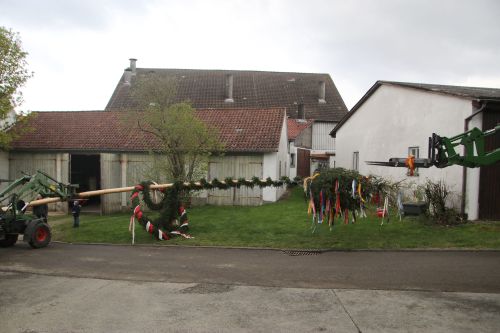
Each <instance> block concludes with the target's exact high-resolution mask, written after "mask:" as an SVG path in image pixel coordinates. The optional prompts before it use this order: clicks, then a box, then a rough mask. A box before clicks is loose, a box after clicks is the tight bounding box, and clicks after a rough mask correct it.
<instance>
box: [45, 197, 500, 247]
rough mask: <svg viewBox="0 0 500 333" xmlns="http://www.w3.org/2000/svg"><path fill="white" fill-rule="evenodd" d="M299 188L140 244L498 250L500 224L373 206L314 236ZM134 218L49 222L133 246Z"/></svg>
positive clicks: (200, 211)
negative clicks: (439, 221) (452, 221)
mask: <svg viewBox="0 0 500 333" xmlns="http://www.w3.org/2000/svg"><path fill="white" fill-rule="evenodd" d="M306 207H307V206H306V203H305V202H304V199H303V194H302V192H301V189H299V188H296V189H294V190H293V191H292V193H291V195H290V197H289V198H288V199H286V200H282V201H280V202H277V203H273V204H267V205H264V206H260V207H233V206H225V207H220V206H203V207H195V208H192V209H190V210H189V212H188V213H189V220H190V234H191V235H192V236H194V239H183V238H181V237H179V238H175V239H172V240H169V241H157V240H154V239H153V238H152V236H151V235H150V234H148V233H146V232H145V231H144V230H143V229H142V228H141V226H140V225H139V224H137V223H136V243H138V244H164V245H170V244H181V245H211V246H243V247H247V246H248V247H269V248H302V249H318V248H319V249H399V248H496V249H498V248H500V222H478V223H469V224H465V225H460V226H454V227H438V226H430V225H428V224H426V223H423V222H425V221H423V220H422V219H418V218H409V217H408V218H404V219H403V220H402V221H401V222H400V221H399V219H397V218H395V217H394V216H391V222H390V223H385V224H384V225H382V226H381V225H380V220H379V219H378V218H376V217H375V213H374V211H373V209H374V208H373V207H372V208H371V209H370V210H369V211H368V216H369V217H368V218H366V219H358V222H357V223H356V224H348V225H344V224H340V223H339V221H338V220H336V224H335V226H334V227H333V230H332V231H330V229H329V227H328V225H327V224H323V225H320V226H319V227H318V228H317V229H316V232H315V233H314V234H313V233H312V232H311V228H310V225H311V218H310V216H308V215H307V212H306ZM129 219H130V215H128V214H116V215H109V216H96V215H82V216H81V217H80V228H78V229H73V228H72V218H71V216H54V217H51V218H50V222H49V223H50V224H51V225H52V228H53V239H54V240H59V241H66V242H91V243H115V244H130V242H131V233H129V231H128V225H129Z"/></svg>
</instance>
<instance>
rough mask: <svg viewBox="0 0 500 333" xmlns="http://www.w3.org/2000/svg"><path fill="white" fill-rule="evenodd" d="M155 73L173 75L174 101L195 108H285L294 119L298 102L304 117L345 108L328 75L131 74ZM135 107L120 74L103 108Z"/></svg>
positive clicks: (332, 115) (337, 114) (328, 115)
mask: <svg viewBox="0 0 500 333" xmlns="http://www.w3.org/2000/svg"><path fill="white" fill-rule="evenodd" d="M152 73H155V74H157V75H160V76H164V77H175V78H176V82H177V85H178V89H177V101H186V100H189V101H190V102H191V103H192V105H193V107H194V108H196V109H205V108H215V109H223V108H231V109H232V108H254V109H265V108H272V107H285V108H287V115H288V117H290V118H298V105H299V104H301V103H302V104H303V105H304V110H305V116H306V118H311V119H318V120H324V121H339V120H340V119H341V118H342V117H343V116H344V115H345V114H346V113H347V107H346V106H345V104H344V101H343V100H342V97H341V96H340V94H339V92H338V90H337V88H336V87H335V84H334V83H333V81H332V79H331V77H330V75H328V74H315V73H285V72H260V71H229V70H196V69H156V68H154V69H149V68H137V69H136V75H134V76H132V80H131V84H132V85H134V83H135V81H136V77H137V76H140V75H152ZM229 74H232V75H233V99H234V102H233V103H227V102H225V101H224V100H225V97H226V96H225V94H226V81H225V80H226V79H225V77H226V75H229ZM320 81H324V82H325V100H326V103H319V102H318V97H319V82H320ZM135 108H137V103H136V101H134V99H133V98H132V96H131V94H130V85H127V84H124V77H123V76H122V78H121V79H120V81H119V82H118V84H117V86H116V88H115V91H114V93H113V95H112V96H111V98H110V100H109V103H108V105H107V106H106V110H108V111H112V110H127V109H135Z"/></svg>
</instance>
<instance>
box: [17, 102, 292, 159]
mask: <svg viewBox="0 0 500 333" xmlns="http://www.w3.org/2000/svg"><path fill="white" fill-rule="evenodd" d="M285 112H286V111H285V109H284V108H281V109H262V110H255V109H252V110H249V109H225V110H213V109H211V110H208V109H207V110H199V111H197V115H198V116H199V117H200V119H202V120H203V121H205V122H206V123H207V124H208V125H211V126H213V127H215V128H216V129H217V130H218V131H219V133H220V139H221V141H222V142H223V143H224V145H225V147H226V151H227V152H267V151H277V150H278V146H279V139H280V134H281V128H282V125H283V119H284V116H285ZM34 114H35V116H34V117H33V118H32V120H30V123H29V126H30V127H31V129H32V130H31V131H29V132H27V133H25V134H24V135H22V136H21V137H20V138H18V139H17V140H15V141H14V142H13V143H12V149H13V150H51V151H54V150H56V151H103V152H104V151H113V152H119V151H148V150H154V149H157V148H159V147H160V145H159V143H158V140H156V138H155V137H154V136H152V135H151V134H148V133H145V132H143V131H140V130H139V129H137V128H136V126H135V125H133V124H131V123H129V122H127V121H126V118H127V117H126V114H127V113H126V112H123V111H62V112H59V111H57V112H56V111H54V112H34Z"/></svg>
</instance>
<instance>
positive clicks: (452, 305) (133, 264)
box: [0, 242, 500, 333]
mask: <svg viewBox="0 0 500 333" xmlns="http://www.w3.org/2000/svg"><path fill="white" fill-rule="evenodd" d="M296 254H297V253H296ZM499 328H500V252H495V251H400V252H397V251H396V252H394V251H376V252H372V251H353V252H325V253H321V254H314V255H313V254H310V255H300V256H290V255H289V254H287V253H284V252H281V251H274V250H248V249H219V248H200V247H196V248H183V247H142V246H134V247H132V246H106V245H71V244H60V243H52V244H51V245H50V246H49V247H48V248H45V249H39V250H32V249H30V248H29V247H28V246H27V245H25V244H24V243H22V242H21V243H20V244H18V245H16V246H15V247H13V248H8V249H0V332H2V333H11V332H16V333H17V332H19V333H42V332H65V333H66V332H120V333H123V332H358V333H359V332H363V333H366V332H454V333H455V332H498V331H499Z"/></svg>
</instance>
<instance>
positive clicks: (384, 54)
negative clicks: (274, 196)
mask: <svg viewBox="0 0 500 333" xmlns="http://www.w3.org/2000/svg"><path fill="white" fill-rule="evenodd" d="M499 18H500V1H497V0H470V1H466V0H399V1H397V0H378V1H376V0H371V1H370V0H354V1H353V0H350V1H347V0H346V1H342V0H340V1H335V0H332V1H326V0H325V1H321V0H307V1H301V0H297V1H295V0H288V1H287V0H267V1H266V0H241V1H240V0H227V1H223V0H219V1H209V0H206V1H201V0H198V1H197V0H171V1H160V0H158V1H154V0H151V1H147V0H141V1H132V0H122V1H119V0H86V1H77V0H61V1H57V0H44V1H37V0H26V1H23V0H0V25H3V26H5V27H7V28H11V29H13V30H14V31H17V32H19V33H20V35H21V39H22V41H23V47H24V49H25V50H26V51H28V52H29V57H28V62H29V68H30V70H32V71H34V72H35V76H34V77H33V78H32V79H30V80H29V82H28V84H27V85H26V86H25V87H24V89H23V92H24V99H25V103H24V104H23V106H22V108H21V109H24V110H31V111H37V110H102V109H103V108H104V107H105V106H106V103H107V102H108V99H109V98H110V96H111V94H112V92H113V90H114V87H115V86H116V84H117V82H118V80H119V78H120V76H121V74H122V72H123V70H124V69H125V68H126V67H127V66H128V58H131V57H135V58H138V63H137V66H138V67H148V68H151V67H159V68H196V69H238V70H266V71H290V72H319V73H328V74H330V75H331V77H332V79H333V81H334V82H335V84H336V85H337V88H338V89H339V92H340V94H341V95H342V98H343V99H344V101H345V103H346V104H347V106H348V108H349V109H350V108H351V107H352V106H353V105H354V104H355V103H356V102H357V101H358V100H359V99H360V98H361V97H362V96H363V94H364V93H365V92H366V91H367V90H368V89H369V88H370V87H371V86H372V85H373V84H374V83H375V81H377V80H394V81H407V82H421V83H436V84H451V85H468V86H482V87H495V88H500V23H499V22H500V19H499Z"/></svg>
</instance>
